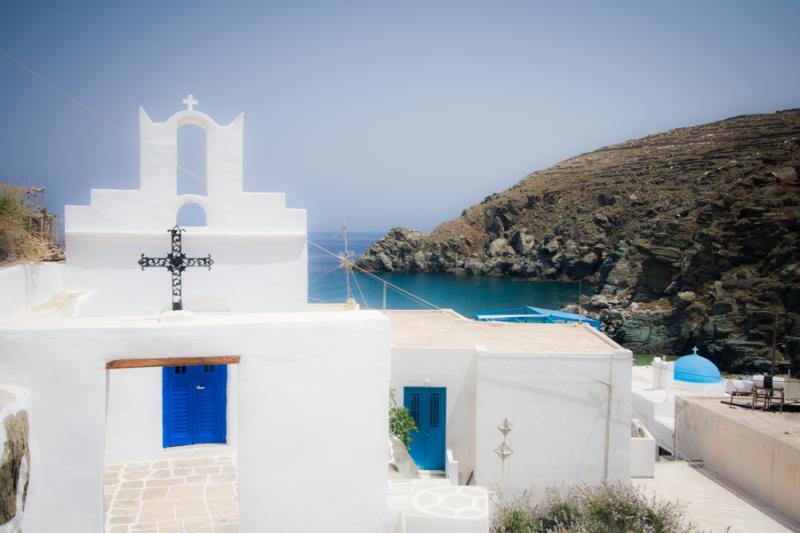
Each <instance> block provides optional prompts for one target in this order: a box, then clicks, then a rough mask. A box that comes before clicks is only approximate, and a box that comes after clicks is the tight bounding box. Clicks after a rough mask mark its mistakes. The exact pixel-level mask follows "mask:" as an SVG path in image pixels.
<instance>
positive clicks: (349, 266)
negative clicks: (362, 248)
mask: <svg viewBox="0 0 800 533" xmlns="http://www.w3.org/2000/svg"><path fill="white" fill-rule="evenodd" d="M339 233H341V234H342V235H343V236H344V253H343V254H342V255H340V256H339V261H340V264H341V265H342V268H343V269H344V280H345V291H346V293H347V299H346V300H345V303H344V305H345V307H346V308H347V309H354V308H355V306H356V300H355V298H353V289H352V287H351V286H350V273H351V272H352V271H353V262H352V261H351V260H350V258H351V257H352V255H353V252H351V251H350V248H349V244H348V241H347V221H345V222H344V223H343V224H342V229H340V230H339Z"/></svg>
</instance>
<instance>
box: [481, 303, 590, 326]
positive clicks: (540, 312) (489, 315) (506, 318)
mask: <svg viewBox="0 0 800 533" xmlns="http://www.w3.org/2000/svg"><path fill="white" fill-rule="evenodd" d="M473 318H474V319H475V320H478V321H480V322H519V323H527V324H569V323H572V322H578V323H584V324H589V325H590V326H592V327H593V328H595V329H597V330H599V329H600V321H599V320H595V319H593V318H589V317H585V316H583V315H576V314H575V313H567V312H566V311H556V310H553V309H544V308H542V307H532V306H530V305H526V306H524V307H512V308H511V309H498V310H496V311H484V312H479V313H475V315H474V316H473Z"/></svg>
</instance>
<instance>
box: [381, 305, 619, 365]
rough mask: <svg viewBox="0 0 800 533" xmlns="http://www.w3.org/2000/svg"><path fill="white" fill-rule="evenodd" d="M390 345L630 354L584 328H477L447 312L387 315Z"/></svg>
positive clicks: (511, 325)
mask: <svg viewBox="0 0 800 533" xmlns="http://www.w3.org/2000/svg"><path fill="white" fill-rule="evenodd" d="M386 316H388V317H389V321H390V324H391V332H392V343H393V344H394V345H395V346H398V347H404V348H474V347H476V346H483V347H485V348H486V349H487V350H488V351H490V352H494V353H530V354H564V355H567V354H576V355H603V356H605V355H608V354H620V355H622V354H627V353H630V352H629V351H628V350H626V349H625V348H623V347H621V346H620V345H619V344H617V343H615V342H614V341H612V340H611V339H609V338H608V337H606V336H605V335H604V334H602V333H600V332H599V331H597V330H595V329H594V328H592V327H590V326H587V325H585V324H518V323H510V322H478V321H475V320H469V319H467V318H464V317H463V316H461V315H459V314H458V313H456V312H455V311H452V310H449V309H443V310H436V311H416V310H414V311H386Z"/></svg>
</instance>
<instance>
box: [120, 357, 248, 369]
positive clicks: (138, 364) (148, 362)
mask: <svg viewBox="0 0 800 533" xmlns="http://www.w3.org/2000/svg"><path fill="white" fill-rule="evenodd" d="M238 363H239V356H238V355H215V356H209V357H154V358H150V359H115V360H114V361H109V362H108V363H106V368H108V369H115V368H152V367H161V366H191V365H235V364H238Z"/></svg>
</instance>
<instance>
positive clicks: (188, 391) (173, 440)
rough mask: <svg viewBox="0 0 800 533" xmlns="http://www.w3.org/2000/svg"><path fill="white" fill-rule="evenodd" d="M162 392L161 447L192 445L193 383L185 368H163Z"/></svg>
mask: <svg viewBox="0 0 800 533" xmlns="http://www.w3.org/2000/svg"><path fill="white" fill-rule="evenodd" d="M162 381H163V391H162V401H163V404H164V405H163V410H162V411H163V420H162V426H163V445H164V447H165V448H166V447H168V446H185V445H187V444H192V425H193V421H192V401H193V398H192V395H193V390H192V389H193V388H194V386H193V383H192V381H193V380H192V379H191V375H190V374H189V373H187V372H186V367H164V369H163V371H162Z"/></svg>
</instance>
